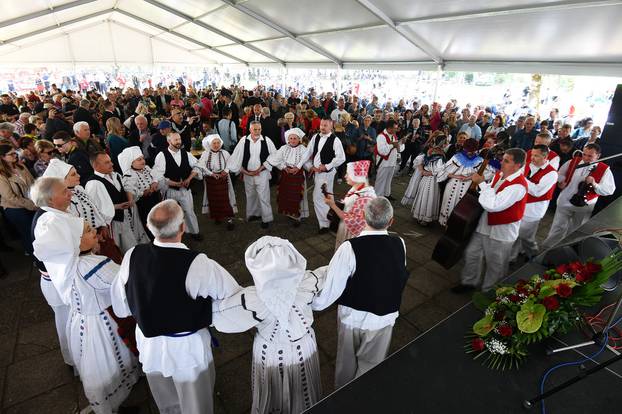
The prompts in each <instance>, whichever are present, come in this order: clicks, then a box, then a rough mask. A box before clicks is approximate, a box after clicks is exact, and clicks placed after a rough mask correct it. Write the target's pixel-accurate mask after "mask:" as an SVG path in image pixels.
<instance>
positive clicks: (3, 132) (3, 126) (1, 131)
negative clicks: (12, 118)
mask: <svg viewBox="0 0 622 414" xmlns="http://www.w3.org/2000/svg"><path fill="white" fill-rule="evenodd" d="M14 132H15V126H14V125H13V124H12V123H10V122H0V139H3V140H5V141H9V142H10V143H11V144H12V145H13V146H14V147H15V148H17V147H19V145H18V144H17V138H19V137H16V136H15V134H14Z"/></svg>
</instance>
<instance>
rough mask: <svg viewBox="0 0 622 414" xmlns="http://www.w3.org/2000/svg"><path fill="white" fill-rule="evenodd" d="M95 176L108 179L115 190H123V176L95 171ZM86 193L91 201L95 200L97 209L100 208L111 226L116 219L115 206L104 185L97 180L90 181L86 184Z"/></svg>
mask: <svg viewBox="0 0 622 414" xmlns="http://www.w3.org/2000/svg"><path fill="white" fill-rule="evenodd" d="M95 175H97V176H99V177H102V178H104V179H106V180H107V181H108V182H109V183H111V184H112V185H114V188H116V189H117V190H121V184H120V183H121V176H120V175H119V173H116V172H114V171H113V172H112V173H110V174H102V173H100V172H97V171H95ZM117 176H118V177H117ZM117 178H118V180H117ZM84 191H86V193H87V194H88V195H89V197H90V198H91V200H93V203H94V204H95V205H96V206H97V208H99V211H100V212H101V213H102V215H103V216H104V218H105V219H106V222H107V223H108V224H110V223H111V222H112V219H113V218H114V213H115V211H114V204H113V202H112V199H111V198H110V194H108V190H106V187H105V186H104V184H103V183H101V182H99V181H97V180H90V181H88V182H87V183H86V186H85V187H84Z"/></svg>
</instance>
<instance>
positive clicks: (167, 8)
mask: <svg viewBox="0 0 622 414" xmlns="http://www.w3.org/2000/svg"><path fill="white" fill-rule="evenodd" d="M143 1H144V2H146V3H149V4H151V5H152V6H155V7H157V8H159V9H161V10H164V11H166V12H168V13H170V14H172V15H175V16H177V17H179V18H182V19H184V20H185V21H186V23H194V24H196V25H197V26H199V27H201V28H203V29H205V30H209V31H210V32H213V33H216V34H217V35H219V36H222V37H224V38H225V39H228V40H230V41H232V42H234V43H235V44H236V45H240V46H244V47H245V48H247V49H249V50H251V51H253V52H255V53H258V54H260V55H262V56H264V57H266V58H268V59H270V60H272V61H274V62H278V63H280V64H281V65H285V62H284V61H283V60H281V59H279V58H277V57H276V56H274V55H271V54H270V53H268V52H264V51H263V50H261V49H259V48H257V47H255V46H253V45H251V44H248V43H246V42H244V41H242V40H240V39H238V38H237V37H234V36H231V35H230V34H228V33H226V32H224V31H222V30H220V29H217V28H216V27H214V26H211V25H209V24H207V23H205V22H203V21H201V20H199V19H198V18H196V19H195V18H193V17H192V16H189V15H187V14H185V13H182V12H180V11H179V10H177V9H175V8H173V7H170V6H167V5H166V4H162V3H160V2H158V1H155V0H143ZM168 30H169V29H167V31H168Z"/></svg>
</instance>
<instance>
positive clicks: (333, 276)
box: [311, 230, 406, 331]
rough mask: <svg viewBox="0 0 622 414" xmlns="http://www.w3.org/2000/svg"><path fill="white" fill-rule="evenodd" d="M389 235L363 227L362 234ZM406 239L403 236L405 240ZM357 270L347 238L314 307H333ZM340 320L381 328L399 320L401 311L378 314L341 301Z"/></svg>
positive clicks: (332, 263)
mask: <svg viewBox="0 0 622 414" xmlns="http://www.w3.org/2000/svg"><path fill="white" fill-rule="evenodd" d="M380 234H382V235H387V234H388V232H387V231H386V230H363V231H362V232H361V234H360V235H359V237H360V236H368V235H380ZM403 243H404V241H403V240H402V244H403ZM404 257H406V245H404ZM355 271H356V256H355V255H354V250H353V249H352V244H350V242H349V241H345V242H343V243H342V244H341V246H339V248H338V249H337V251H336V252H335V255H334V256H333V258H332V259H331V261H330V263H329V264H328V273H327V275H326V281H325V282H324V287H323V288H322V291H321V292H320V293H319V295H317V296H316V297H315V299H314V300H313V304H312V305H311V307H312V308H313V310H316V311H320V310H323V309H326V308H327V307H329V306H330V305H331V304H332V303H333V302H335V301H336V300H337V299H339V297H341V295H342V294H343V291H344V290H345V288H346V284H347V283H348V279H349V278H350V277H352V275H353V274H354V272H355ZM337 315H338V318H339V321H340V322H341V323H343V324H344V325H347V326H350V327H352V328H358V329H364V330H370V331H374V330H378V329H382V328H384V327H386V326H392V325H394V324H395V320H396V319H397V317H398V316H399V312H393V313H389V314H387V315H382V316H380V315H376V314H374V313H371V312H364V311H360V310H356V309H352V308H350V307H348V306H343V305H339V306H338V308H337Z"/></svg>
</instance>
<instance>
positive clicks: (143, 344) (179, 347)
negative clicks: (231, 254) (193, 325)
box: [111, 240, 241, 381]
mask: <svg viewBox="0 0 622 414" xmlns="http://www.w3.org/2000/svg"><path fill="white" fill-rule="evenodd" d="M153 244H154V245H156V246H159V247H165V248H177V249H187V248H188V247H186V245H185V244H183V243H162V242H159V241H157V240H155V241H154V242H153ZM133 251H134V248H133V247H132V248H131V249H130V250H128V251H127V253H126V254H125V256H124V257H123V262H122V263H121V269H120V270H119V274H118V275H117V277H116V279H115V280H114V282H113V284H112V286H111V298H112V307H113V309H114V313H115V314H116V315H117V316H119V317H121V318H125V317H128V316H131V315H132V311H131V310H130V307H129V304H128V302H127V296H126V294H125V284H126V283H127V280H128V278H129V271H130V259H131V257H132V253H133ZM240 289H241V288H240V286H239V285H238V284H237V282H236V281H235V280H234V279H233V277H232V276H231V275H230V274H229V272H227V270H225V269H224V268H223V267H222V266H220V265H219V264H218V263H216V262H215V261H213V260H211V259H209V258H208V257H207V256H206V255H205V254H204V253H201V254H199V255H197V257H195V258H194V260H193V261H192V263H191V264H190V267H189V268H188V274H187V276H186V292H187V293H188V296H190V297H191V298H192V299H196V298H197V297H203V298H207V297H210V298H212V299H213V300H219V299H224V298H227V297H229V296H231V295H233V294H235V293H236V292H237V291H238V290H240ZM209 338H210V335H209V332H208V330H207V328H205V329H200V330H198V331H197V332H195V333H193V334H190V335H187V336H180V337H170V336H156V337H153V338H147V337H145V336H144V335H143V333H142V331H141V330H140V327H139V326H136V344H137V346H138V350H139V351H140V362H141V363H142V364H143V371H144V372H145V373H150V372H158V373H161V374H162V375H164V376H165V377H169V376H173V377H174V378H175V379H186V380H188V381H191V380H193V379H194V378H188V375H191V374H192V373H196V369H195V368H197V367H199V368H205V367H207V366H208V365H209V362H210V361H211V360H212V353H211V347H210V339H209Z"/></svg>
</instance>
